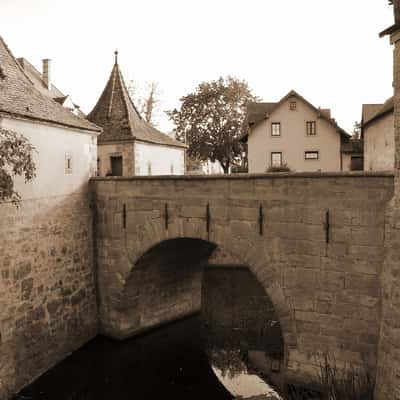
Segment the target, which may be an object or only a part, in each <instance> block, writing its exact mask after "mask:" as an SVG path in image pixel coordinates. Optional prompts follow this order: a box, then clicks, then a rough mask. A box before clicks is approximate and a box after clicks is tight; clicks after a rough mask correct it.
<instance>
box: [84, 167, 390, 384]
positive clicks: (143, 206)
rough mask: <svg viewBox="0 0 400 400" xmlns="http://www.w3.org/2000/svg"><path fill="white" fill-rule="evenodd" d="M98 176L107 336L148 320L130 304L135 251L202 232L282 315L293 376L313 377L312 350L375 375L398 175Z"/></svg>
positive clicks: (286, 361) (287, 363) (103, 318)
mask: <svg viewBox="0 0 400 400" xmlns="http://www.w3.org/2000/svg"><path fill="white" fill-rule="evenodd" d="M92 185H93V190H94V192H95V195H96V199H97V228H98V229H97V243H98V268H99V287H100V293H99V296H100V319H101V327H102V328H101V329H102V330H103V332H104V333H108V334H111V335H114V336H118V337H124V336H127V335H130V334H132V333H133V332H134V331H135V330H140V328H141V327H140V324H139V325H137V324H138V321H140V319H137V318H135V311H134V309H132V308H129V307H127V308H125V306H126V305H127V301H128V300H129V298H130V296H127V293H128V292H129V291H128V292H127V291H126V289H127V287H128V286H127V282H131V281H132V279H135V278H134V275H135V263H136V260H138V259H139V258H140V257H141V256H142V255H143V254H144V253H145V252H146V251H147V250H148V249H150V248H152V246H154V245H157V244H158V243H160V242H163V241H165V240H167V239H172V238H183V237H192V238H199V239H202V240H204V241H206V242H210V243H213V244H215V245H216V246H217V248H219V249H222V250H224V251H226V252H227V253H229V254H233V255H234V256H235V257H234V258H235V259H236V260H237V262H238V263H240V264H241V265H247V266H248V267H249V269H250V270H251V271H252V273H253V274H254V275H255V276H256V278H257V279H258V280H259V282H260V283H261V284H262V285H263V287H264V289H265V291H266V293H267V294H268V296H269V297H270V299H271V301H272V304H273V305H274V307H275V310H276V312H277V315H278V317H279V319H280V323H281V327H282V333H283V337H284V344H285V357H284V371H285V373H286V374H287V375H288V376H292V377H301V376H312V375H315V373H316V369H315V354H316V353H317V352H323V351H329V352H331V353H333V354H334V355H335V357H336V359H337V361H338V363H339V364H340V363H344V362H345V361H346V362H351V363H354V364H359V365H364V366H368V368H369V369H370V371H372V372H373V373H375V369H376V362H377V346H378V338H379V331H380V320H381V286H380V278H381V272H382V264H383V259H384V233H385V229H384V222H385V209H386V206H387V204H388V202H389V200H390V199H391V198H392V196H393V176H391V175H389V174H383V173H382V174H372V173H346V174H312V173H309V174H277V175H274V174H269V175H262V176H256V175H254V176H252V175H249V176H246V177H243V176H241V177H238V176H236V177H235V176H230V177H180V178H179V177H176V178H171V177H165V178H160V177H155V178H154V179H152V178H150V177H149V178H144V177H143V178H133V179H124V178H120V179H115V178H106V179H98V178H96V179H95V180H93V182H92ZM166 203H167V204H168V221H169V222H168V223H169V225H168V229H166V228H165V204H166ZM124 204H125V207H126V215H125V223H126V228H124V226H123V221H124V217H123V213H122V210H123V205H124ZM207 204H209V209H210V230H209V232H207V223H206V206H207ZM260 205H261V206H262V207H263V209H262V220H263V224H262V225H263V235H260V230H259V229H260V228H259V218H260ZM327 211H329V238H328V243H327V236H326V235H327V231H326V225H325V224H326V218H327V217H326V212H327ZM131 226H134V228H132V229H131V228H130V227H131ZM170 317H171V316H170ZM162 322H163V315H162V314H160V315H159V320H158V321H157V324H160V323H162Z"/></svg>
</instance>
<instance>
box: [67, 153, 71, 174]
mask: <svg viewBox="0 0 400 400" xmlns="http://www.w3.org/2000/svg"><path fill="white" fill-rule="evenodd" d="M65 173H66V174H72V154H70V153H67V154H66V155H65Z"/></svg>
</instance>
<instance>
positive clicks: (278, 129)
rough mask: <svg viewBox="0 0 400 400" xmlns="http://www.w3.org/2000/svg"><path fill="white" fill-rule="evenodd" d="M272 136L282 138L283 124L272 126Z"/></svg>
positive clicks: (278, 123) (275, 123)
mask: <svg viewBox="0 0 400 400" xmlns="http://www.w3.org/2000/svg"><path fill="white" fill-rule="evenodd" d="M271 136H281V123H280V122H273V123H272V124H271Z"/></svg>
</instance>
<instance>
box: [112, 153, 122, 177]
mask: <svg viewBox="0 0 400 400" xmlns="http://www.w3.org/2000/svg"><path fill="white" fill-rule="evenodd" d="M110 159H111V175H112V176H122V156H113V157H110Z"/></svg>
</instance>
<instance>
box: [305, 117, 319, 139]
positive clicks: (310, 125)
mask: <svg viewBox="0 0 400 400" xmlns="http://www.w3.org/2000/svg"><path fill="white" fill-rule="evenodd" d="M306 128H307V135H310V136H314V135H316V134H317V126H316V124H315V121H307V122H306Z"/></svg>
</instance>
